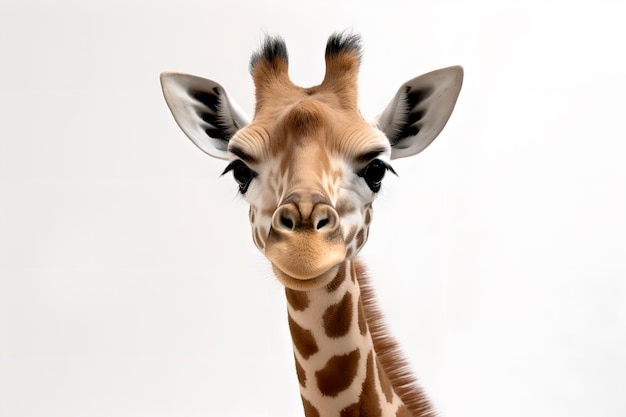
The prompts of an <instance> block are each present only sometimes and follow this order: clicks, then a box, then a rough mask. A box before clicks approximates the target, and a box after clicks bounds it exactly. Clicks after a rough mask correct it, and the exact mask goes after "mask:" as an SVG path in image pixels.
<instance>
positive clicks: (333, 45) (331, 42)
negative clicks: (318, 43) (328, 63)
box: [326, 32, 363, 60]
mask: <svg viewBox="0 0 626 417" xmlns="http://www.w3.org/2000/svg"><path fill="white" fill-rule="evenodd" d="M345 52H354V53H356V54H358V56H359V60H360V59H361V55H362V53H363V51H362V50H361V36H360V35H357V34H354V33H350V32H335V33H333V34H332V35H330V38H328V42H327V43H326V58H331V57H333V56H335V55H338V54H341V53H345Z"/></svg>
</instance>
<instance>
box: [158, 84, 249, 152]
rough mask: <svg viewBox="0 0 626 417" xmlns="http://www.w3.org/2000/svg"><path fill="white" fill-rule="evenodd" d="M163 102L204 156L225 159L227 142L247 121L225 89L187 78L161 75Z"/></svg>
mask: <svg viewBox="0 0 626 417" xmlns="http://www.w3.org/2000/svg"><path fill="white" fill-rule="evenodd" d="M161 87H162V89H163V95H164V97H165V101H166V102H167V105H168V107H169V109H170V111H171V112H172V115H173V116H174V119H175V120H176V123H177V124H178V126H179V127H180V128H181V130H182V131H183V132H185V134H186V135H187V137H189V139H191V141H192V142H193V143H194V144H195V145H196V146H197V147H198V148H200V149H201V150H202V151H203V152H205V153H207V154H208V155H211V156H213V157H215V158H219V159H228V153H227V149H228V141H229V140H230V138H232V136H233V135H234V134H235V132H237V130H239V129H241V128H242V127H244V126H246V125H247V124H248V117H247V116H246V115H245V113H244V112H243V111H242V110H241V109H240V108H239V106H237V104H236V103H235V102H234V100H232V98H230V96H229V95H228V93H227V92H226V90H225V89H224V87H222V86H221V85H220V84H219V83H217V82H215V81H212V80H208V79H206V78H202V77H197V76H194V75H189V74H180V73H172V72H165V73H162V74H161Z"/></svg>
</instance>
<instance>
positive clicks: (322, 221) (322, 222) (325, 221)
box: [315, 218, 330, 230]
mask: <svg viewBox="0 0 626 417" xmlns="http://www.w3.org/2000/svg"><path fill="white" fill-rule="evenodd" d="M328 223H330V220H329V219H328V218H325V219H320V220H319V221H318V222H317V224H316V225H315V228H316V229H317V230H320V229H322V228H324V226H326V225H327V224H328Z"/></svg>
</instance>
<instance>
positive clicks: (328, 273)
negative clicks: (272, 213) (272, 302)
mask: <svg viewBox="0 0 626 417" xmlns="http://www.w3.org/2000/svg"><path fill="white" fill-rule="evenodd" d="M346 253H347V248H346V244H345V242H344V240H343V238H342V237H341V235H340V234H339V233H333V237H332V238H331V239H329V238H328V236H321V235H320V234H319V233H314V232H300V233H292V234H290V235H289V236H288V237H285V236H284V235H280V234H275V233H272V231H270V233H269V237H268V240H267V244H266V246H265V256H266V257H267V259H269V261H270V262H271V263H272V268H273V270H274V274H275V275H276V277H277V278H278V280H279V281H280V282H281V283H282V284H283V285H284V286H286V287H287V288H291V289H294V290H300V291H302V290H311V289H315V288H321V287H323V286H324V285H326V284H328V283H329V282H330V281H332V279H333V278H334V277H335V276H336V275H337V271H338V268H339V265H340V264H341V263H342V262H343V261H344V260H345V259H346Z"/></svg>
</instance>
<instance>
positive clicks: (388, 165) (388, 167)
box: [357, 159, 400, 177]
mask: <svg viewBox="0 0 626 417" xmlns="http://www.w3.org/2000/svg"><path fill="white" fill-rule="evenodd" d="M373 161H374V160H372V161H370V162H369V163H370V164H371V163H372V162H373ZM378 161H380V163H381V164H383V166H384V167H385V168H387V171H389V172H391V173H392V174H393V175H395V176H396V177H400V176H399V175H398V173H397V172H396V170H395V169H393V167H392V166H391V165H390V164H388V163H387V162H385V161H383V160H381V159H378ZM366 167H367V165H366ZM364 171H365V168H363V169H362V170H361V171H359V173H358V174H357V175H358V176H359V177H362V176H363V172H364Z"/></svg>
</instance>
